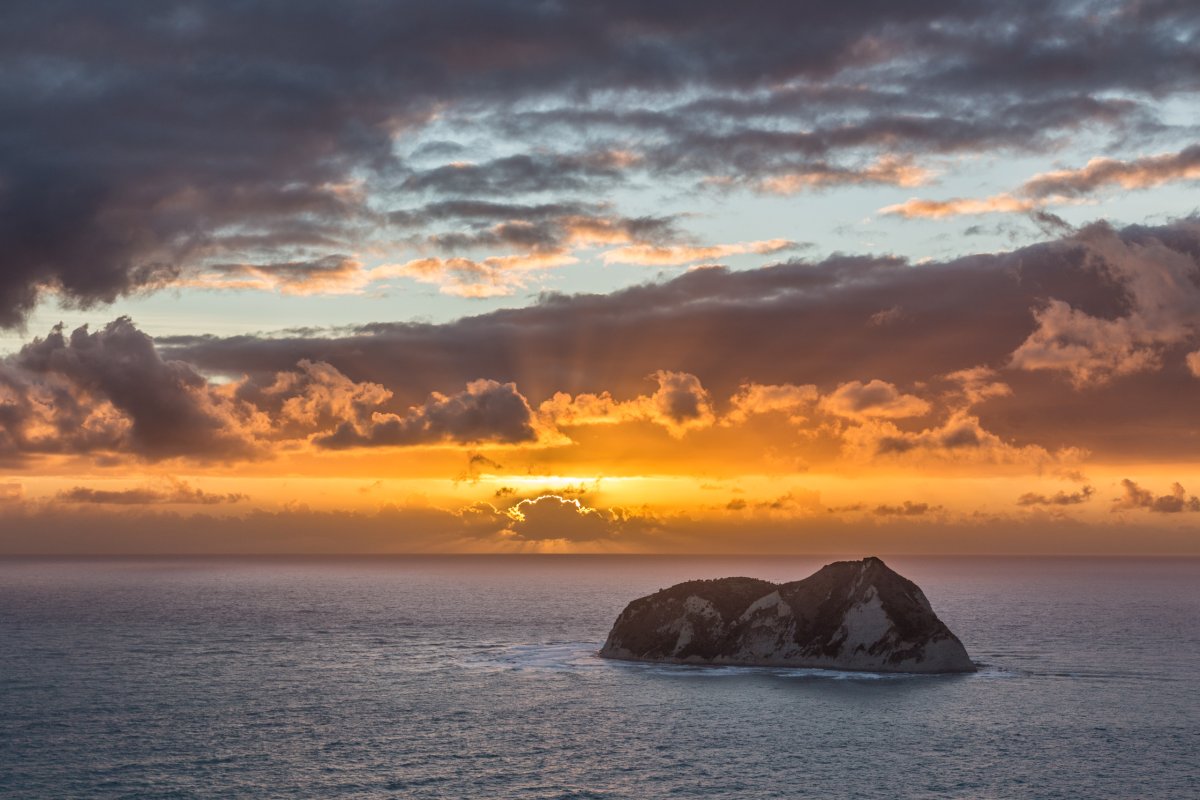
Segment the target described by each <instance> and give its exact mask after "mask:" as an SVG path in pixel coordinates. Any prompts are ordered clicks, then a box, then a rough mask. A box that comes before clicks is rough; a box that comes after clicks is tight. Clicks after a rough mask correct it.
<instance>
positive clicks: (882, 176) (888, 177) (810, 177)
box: [759, 155, 933, 194]
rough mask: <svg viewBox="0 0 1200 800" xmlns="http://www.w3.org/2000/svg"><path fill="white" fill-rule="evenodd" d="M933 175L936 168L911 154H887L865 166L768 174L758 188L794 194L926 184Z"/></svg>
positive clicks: (770, 191)
mask: <svg viewBox="0 0 1200 800" xmlns="http://www.w3.org/2000/svg"><path fill="white" fill-rule="evenodd" d="M932 178H933V172H931V171H930V170H928V169H925V168H924V167H919V166H916V165H915V164H913V162H912V159H911V158H907V157H899V156H892V155H885V156H882V157H880V158H879V159H877V160H876V161H875V162H874V163H872V164H868V165H867V166H866V167H863V168H862V169H831V168H827V169H813V170H807V171H798V172H788V173H785V174H782V175H776V176H773V177H770V178H765V179H764V180H763V181H762V182H761V183H760V184H759V189H760V190H761V191H764V192H768V193H770V194H795V193H797V192H800V191H803V190H805V189H820V188H823V187H827V186H847V185H862V184H886V185H889V186H905V187H908V186H923V185H924V184H926V183H928V182H929V181H930V180H931V179H932Z"/></svg>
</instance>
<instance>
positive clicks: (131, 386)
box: [0, 317, 258, 459]
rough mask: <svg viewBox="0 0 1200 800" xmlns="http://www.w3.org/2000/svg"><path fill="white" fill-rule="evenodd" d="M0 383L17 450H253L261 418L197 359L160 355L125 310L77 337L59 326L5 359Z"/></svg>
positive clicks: (7, 429)
mask: <svg viewBox="0 0 1200 800" xmlns="http://www.w3.org/2000/svg"><path fill="white" fill-rule="evenodd" d="M0 385H3V386H5V387H6V389H7V391H6V392H5V395H6V396H5V397H4V398H3V401H2V402H0V410H2V411H3V414H2V420H3V423H4V429H3V430H4V437H3V439H2V440H0V444H3V445H6V449H8V450H10V451H15V452H64V451H65V452H87V451H90V450H98V449H113V450H129V451H133V452H136V453H139V454H140V455H143V456H145V457H147V458H151V459H157V458H166V457H171V456H176V455H183V454H187V455H193V456H210V457H230V456H237V455H247V454H248V453H249V452H250V450H251V449H252V443H251V442H250V441H249V431H250V430H251V429H252V428H253V427H254V425H255V424H256V423H257V422H258V420H256V419H255V416H254V414H253V410H252V409H250V408H248V407H246V406H245V405H244V404H242V403H239V402H238V401H237V400H236V398H235V397H233V395H232V393H231V392H229V391H227V390H225V389H223V388H221V387H213V386H210V384H209V383H208V381H207V379H206V378H204V377H203V376H202V375H201V374H200V373H199V372H197V371H196V370H195V369H194V368H193V367H192V366H191V365H189V364H186V363H184V362H182V361H176V360H171V359H164V358H162V356H161V355H160V354H159V352H158V351H157V349H156V348H155V346H154V342H153V341H152V340H151V338H150V337H149V336H147V335H146V334H144V333H142V332H141V331H139V330H138V329H137V328H136V327H135V326H134V325H133V323H132V322H131V321H130V320H129V319H128V318H126V317H121V318H119V319H117V320H115V321H113V322H111V323H109V324H108V325H106V326H105V327H104V328H103V329H102V330H98V331H95V332H92V331H90V330H89V329H88V328H87V327H86V326H84V327H81V328H78V329H76V330H75V331H74V332H72V333H71V334H70V336H67V335H66V334H64V332H63V330H62V327H61V326H56V327H55V328H54V329H53V330H52V331H51V332H50V334H49V335H48V336H46V337H45V338H42V339H35V340H33V341H32V342H31V343H29V344H27V345H25V346H24V347H22V348H21V350H20V352H18V353H17V354H16V355H15V356H13V357H11V358H10V359H8V360H7V361H6V362H4V363H3V364H2V365H0Z"/></svg>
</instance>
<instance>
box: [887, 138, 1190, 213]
mask: <svg viewBox="0 0 1200 800" xmlns="http://www.w3.org/2000/svg"><path fill="white" fill-rule="evenodd" d="M1193 180H1200V145H1192V146H1191V147H1187V148H1185V149H1183V150H1181V151H1179V152H1177V153H1162V154H1159V155H1154V156H1145V157H1143V158H1135V159H1132V160H1130V161H1120V160H1118V159H1114V158H1093V159H1092V160H1091V161H1089V162H1087V164H1085V165H1084V166H1083V167H1080V168H1078V169H1060V170H1054V171H1052V172H1043V173H1040V174H1038V175H1034V176H1033V177H1032V178H1030V179H1029V180H1027V181H1026V182H1025V183H1023V184H1022V185H1021V187H1020V188H1019V189H1017V190H1016V192H1013V193H1009V192H1004V193H1001V194H995V195H992V196H991V197H985V198H970V197H955V198H952V199H950V200H925V199H921V198H916V197H914V198H912V199H910V200H907V201H905V202H903V203H898V204H896V205H890V206H886V207H884V208H881V209H880V210H879V213H881V214H887V215H891V216H899V217H904V218H905V219H944V218H947V217H959V216H969V215H977V214H1013V213H1025V212H1027V211H1033V210H1035V209H1038V208H1043V207H1045V206H1051V205H1066V204H1070V203H1075V202H1079V198H1082V197H1086V196H1088V195H1091V194H1094V193H1096V192H1098V191H1100V190H1102V189H1104V188H1107V187H1110V186H1119V187H1121V188H1122V189H1151V188H1154V187H1155V186H1162V185H1163V184H1166V183H1173V182H1176V181H1193Z"/></svg>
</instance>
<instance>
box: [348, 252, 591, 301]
mask: <svg viewBox="0 0 1200 800" xmlns="http://www.w3.org/2000/svg"><path fill="white" fill-rule="evenodd" d="M578 260H579V259H577V258H575V257H574V256H571V255H569V254H567V253H566V252H561V251H559V252H544V253H530V254H518V255H508V256H490V257H488V258H484V259H482V260H479V261H475V260H472V259H469V258H419V259H414V260H412V261H408V262H405V263H403V264H386V265H384V266H382V267H377V268H375V269H374V270H372V271H371V273H370V277H371V278H372V279H374V280H384V279H387V278H395V277H408V278H413V279H414V280H417V281H420V282H421V283H431V284H434V285H435V286H438V287H439V289H440V291H441V292H442V293H443V294H449V295H455V296H458V297H474V298H481V297H504V296H507V295H511V294H513V293H514V292H516V291H517V290H518V289H521V288H523V287H524V286H525V285H526V283H527V282H528V280H529V278H530V276H531V275H535V274H538V273H541V272H544V271H546V270H549V269H555V268H556V267H562V266H566V265H568V264H574V263H577V262H578Z"/></svg>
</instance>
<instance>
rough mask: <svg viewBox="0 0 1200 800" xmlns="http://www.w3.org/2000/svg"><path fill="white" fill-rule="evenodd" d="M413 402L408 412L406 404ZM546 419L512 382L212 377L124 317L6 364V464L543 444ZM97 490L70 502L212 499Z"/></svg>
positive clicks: (318, 369) (46, 342) (311, 373)
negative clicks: (453, 385) (400, 392)
mask: <svg viewBox="0 0 1200 800" xmlns="http://www.w3.org/2000/svg"><path fill="white" fill-rule="evenodd" d="M405 409H407V410H405ZM541 430H542V429H541V426H540V424H539V422H538V421H537V419H536V418H535V415H534V413H533V411H532V409H531V408H530V406H529V403H528V401H527V400H526V399H525V397H524V396H523V395H522V394H521V393H520V392H519V391H517V389H516V387H515V386H513V385H512V384H511V383H507V384H501V383H498V382H496V381H491V380H473V381H469V382H467V385H466V389H465V390H462V391H459V392H456V393H454V394H450V395H446V394H441V393H438V392H432V393H427V396H426V398H425V399H424V402H421V403H419V404H417V405H413V406H412V407H409V405H408V404H405V403H401V402H399V401H397V400H396V399H395V396H394V393H393V392H392V391H390V390H389V389H387V388H385V387H384V386H381V385H379V384H376V383H370V382H355V381H352V380H350V379H349V378H347V377H346V376H345V375H344V374H343V373H342V372H340V371H339V370H338V369H336V368H335V367H333V366H331V365H330V364H328V363H324V362H314V361H310V360H307V359H300V360H299V361H298V362H297V363H296V364H295V365H294V366H293V367H291V368H289V369H283V370H278V371H275V372H274V373H270V374H265V373H264V374H259V375H255V376H247V377H244V378H243V379H241V380H238V381H235V382H229V383H221V382H213V381H210V380H209V379H208V378H207V377H206V376H204V375H202V374H201V373H200V372H199V371H197V369H196V368H195V367H193V366H192V365H190V364H187V363H185V362H183V361H179V360H177V359H170V358H164V357H163V354H162V353H161V352H160V351H159V350H158V348H157V347H156V346H155V344H154V342H153V341H152V340H151V338H150V337H149V336H147V335H146V334H145V333H143V332H141V331H140V330H138V329H137V328H136V327H135V326H134V324H133V323H132V322H131V321H130V320H129V319H127V318H124V317H122V318H119V319H117V320H115V321H113V322H112V323H109V324H108V325H107V326H105V327H104V328H103V329H102V330H99V331H95V332H92V331H90V330H89V329H88V328H87V327H86V326H85V327H81V328H78V329H76V330H75V331H74V332H72V333H71V334H69V335H67V334H65V333H64V332H63V330H62V328H61V326H58V327H55V328H54V329H53V330H52V331H51V332H50V334H49V335H48V336H46V337H45V338H39V339H35V340H34V341H33V342H31V343H30V344H27V345H25V346H24V347H23V348H22V349H21V350H20V351H19V352H18V353H17V354H15V355H13V356H10V357H8V358H7V359H4V360H2V361H0V462H14V463H20V462H21V461H22V459H25V458H28V457H30V456H36V455H45V454H94V455H96V456H98V457H108V456H111V455H114V454H128V455H132V456H134V457H137V458H140V459H144V460H150V461H156V460H161V459H167V458H175V457H187V458H192V459H200V460H212V459H221V460H231V459H244V458H255V457H267V456H270V455H272V454H274V453H276V452H277V451H276V449H275V447H276V446H277V445H279V444H280V443H288V445H289V446H292V447H295V446H298V445H300V444H302V443H303V442H305V441H307V440H310V439H311V440H312V441H313V442H314V443H315V444H316V445H317V446H319V447H326V448H345V447H370V446H406V445H421V444H437V443H449V444H471V443H475V442H488V443H505V444H517V443H526V442H535V441H537V440H538V438H539V433H540V432H541ZM129 491H130V492H132V494H128V493H127V496H126V495H121V494H111V493H108V494H96V493H95V491H94V490H91V489H86V488H81V489H80V490H79V491H78V492H76V493H74V494H71V495H69V496H65V497H64V499H68V500H71V501H72V502H88V501H89V500H90V501H92V502H110V503H117V502H121V500H122V497H125V499H126V501H127V502H151V501H152V500H153V499H154V498H152V497H151V496H150V494H147V492H151V493H155V492H157V493H158V494H160V495H161V497H159V498H158V499H159V501H161V502H192V503H203V502H206V501H207V498H206V497H205V496H204V495H203V494H197V493H195V492H194V491H192V490H191V489H189V488H188V487H186V486H183V485H174V486H173V487H172V488H171V492H170V493H168V494H162V493H161V492H158V490H146V491H142V490H129Z"/></svg>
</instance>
